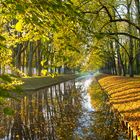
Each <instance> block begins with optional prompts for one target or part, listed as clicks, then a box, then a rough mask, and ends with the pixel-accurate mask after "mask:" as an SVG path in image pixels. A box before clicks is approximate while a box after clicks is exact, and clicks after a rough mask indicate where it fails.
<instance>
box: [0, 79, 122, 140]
mask: <svg viewBox="0 0 140 140" xmlns="http://www.w3.org/2000/svg"><path fill="white" fill-rule="evenodd" d="M92 80H93V76H86V77H82V78H77V79H76V80H71V81H68V82H65V83H60V84H57V85H54V86H51V87H48V88H45V89H41V90H38V91H34V92H30V93H27V94H26V96H24V97H22V98H21V99H20V101H18V102H17V101H13V100H11V101H9V102H10V105H11V107H12V108H14V109H15V110H16V114H15V115H14V116H13V117H6V116H4V115H1V119H0V140H123V139H124V136H123V134H122V133H120V130H119V129H120V126H119V125H118V120H117V119H116V118H115V117H112V116H113V114H112V112H110V111H108V110H109V109H108V108H103V109H102V111H100V112H96V110H95V109H94V108H93V107H92V105H91V102H90V96H89V95H88V90H87V89H88V87H89V86H90V84H91V82H92Z"/></svg>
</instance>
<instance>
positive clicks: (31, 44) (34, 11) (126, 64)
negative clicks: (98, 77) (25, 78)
mask: <svg viewBox="0 0 140 140" xmlns="http://www.w3.org/2000/svg"><path fill="white" fill-rule="evenodd" d="M0 17H1V18H0V74H1V75H3V74H5V73H12V74H16V75H20V76H22V75H24V73H25V74H27V75H29V76H32V75H33V74H36V75H41V74H44V75H47V74H49V73H55V72H57V73H60V72H61V68H64V72H65V70H67V69H68V70H73V71H77V70H83V71H86V70H97V69H100V70H101V71H102V72H106V73H112V74H118V75H124V76H125V75H126V74H129V75H130V76H131V77H133V76H134V74H137V75H138V74H140V1H139V0H106V1H105V0H47V1H46V0H1V1H0Z"/></svg>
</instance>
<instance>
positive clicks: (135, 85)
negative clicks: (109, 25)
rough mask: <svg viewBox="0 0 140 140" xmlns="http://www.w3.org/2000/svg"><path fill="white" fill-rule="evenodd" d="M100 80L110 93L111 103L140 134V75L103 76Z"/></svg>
mask: <svg viewBox="0 0 140 140" xmlns="http://www.w3.org/2000/svg"><path fill="white" fill-rule="evenodd" d="M98 82H99V83H100V85H101V86H102V88H103V89H104V90H105V91H106V92H107V93H108V95H109V98H110V103H111V104H112V105H113V107H114V108H115V109H117V110H118V111H119V113H120V114H121V115H122V116H123V118H124V120H125V121H126V122H128V123H129V126H130V127H131V128H132V129H133V130H134V131H135V132H136V134H137V136H140V77H134V78H129V77H122V76H109V75H105V76H101V77H98Z"/></svg>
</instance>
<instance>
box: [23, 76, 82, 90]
mask: <svg viewBox="0 0 140 140" xmlns="http://www.w3.org/2000/svg"><path fill="white" fill-rule="evenodd" d="M80 76H83V74H63V75H57V76H55V77H53V78H52V77H50V76H48V77H46V76H44V77H43V76H38V77H31V78H22V79H21V80H22V81H23V84H22V85H21V88H22V89H23V90H24V91H35V90H39V89H42V88H45V87H49V86H52V85H55V84H58V83H61V82H65V81H68V80H72V79H75V78H77V77H80Z"/></svg>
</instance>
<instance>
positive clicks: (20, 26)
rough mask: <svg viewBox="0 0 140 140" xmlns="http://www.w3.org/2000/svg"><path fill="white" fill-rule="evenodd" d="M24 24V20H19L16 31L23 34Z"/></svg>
mask: <svg viewBox="0 0 140 140" xmlns="http://www.w3.org/2000/svg"><path fill="white" fill-rule="evenodd" d="M22 24H23V22H22V20H19V21H18V22H17V24H16V26H15V29H16V30H17V31H18V32H21V30H22Z"/></svg>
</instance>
